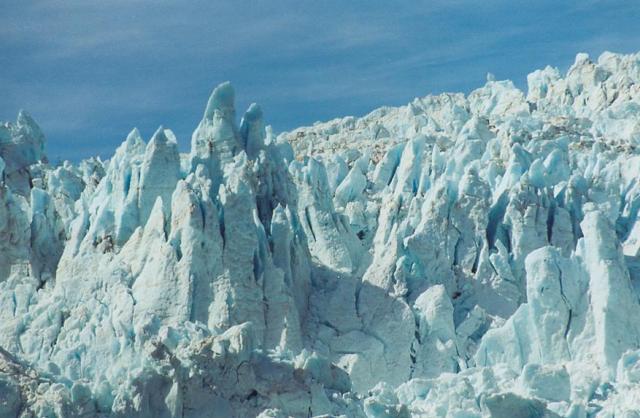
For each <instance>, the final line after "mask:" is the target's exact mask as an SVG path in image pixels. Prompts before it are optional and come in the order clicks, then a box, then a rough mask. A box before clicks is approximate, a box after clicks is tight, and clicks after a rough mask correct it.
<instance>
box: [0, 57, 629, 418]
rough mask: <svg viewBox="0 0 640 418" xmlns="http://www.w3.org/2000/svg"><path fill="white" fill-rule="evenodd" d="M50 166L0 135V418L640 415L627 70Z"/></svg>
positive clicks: (26, 121)
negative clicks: (187, 149)
mask: <svg viewBox="0 0 640 418" xmlns="http://www.w3.org/2000/svg"><path fill="white" fill-rule="evenodd" d="M527 81H528V91H527V92H526V93H524V92H522V91H520V90H518V89H517V88H516V87H515V86H514V85H513V83H511V82H510V81H495V80H494V78H493V77H488V80H487V83H486V84H485V85H484V86H483V87H481V88H479V89H477V90H475V91H473V92H471V93H470V94H469V95H468V96H465V95H463V94H448V93H447V94H441V95H438V96H427V97H424V98H420V99H415V100H414V101H413V102H411V103H409V104H408V105H407V106H403V107H398V108H381V109H378V110H375V111H373V112H372V113H370V114H369V115H367V116H364V117H362V118H353V117H347V118H343V119H337V120H333V121H330V122H325V123H317V124H315V125H314V126H312V127H304V128H299V129H296V130H294V131H292V132H288V133H282V134H280V135H277V136H276V135H275V134H274V133H273V131H272V130H271V128H270V127H268V126H266V125H265V122H264V119H263V112H262V110H261V109H260V107H259V106H258V105H255V104H253V105H251V106H250V107H249V109H248V110H247V111H246V112H245V113H244V115H243V116H242V117H241V118H240V121H239V123H238V120H237V117H236V111H235V107H234V90H233V88H232V87H231V85H230V84H228V83H224V84H221V85H220V86H218V87H217V88H216V89H215V90H214V91H213V93H212V94H211V97H210V99H209V101H208V103H207V104H206V109H205V112H204V114H203V117H202V120H201V122H200V123H199V125H198V126H197V128H196V130H195V131H194V133H193V136H192V139H191V150H190V152H188V153H180V152H179V147H178V144H177V139H176V137H175V135H174V134H173V133H172V132H171V131H170V130H168V129H165V128H163V127H160V128H158V130H157V131H156V132H155V134H154V135H153V136H152V137H151V138H150V139H149V140H148V142H145V141H144V139H143V138H142V137H141V136H140V133H139V132H138V131H137V130H135V129H134V130H133V131H132V132H131V133H130V134H129V135H128V136H127V137H126V139H125V140H124V142H123V143H122V145H120V147H118V149H117V150H116V151H115V153H114V155H113V156H112V157H111V158H110V159H109V160H108V161H102V160H100V159H98V158H95V159H89V160H85V161H82V162H81V163H79V164H72V163H69V162H65V163H63V164H61V165H58V166H53V165H51V164H49V163H48V162H47V159H46V156H45V140H44V135H43V133H42V131H41V130H40V128H39V127H38V125H37V124H36V122H35V121H34V120H33V119H32V118H31V117H29V116H28V115H27V114H26V113H24V112H21V113H20V114H19V116H18V119H17V121H16V122H15V123H4V124H2V125H0V179H1V180H0V308H1V309H0V417H25V418H26V417H104V418H106V417H123V418H124V417H133V416H137V417H149V418H151V417H167V418H169V417H181V418H196V417H253V416H260V417H262V418H267V417H287V416H293V417H311V416H344V417H371V418H373V417H376V418H379V417H390V418H391V417H398V418H399V417H410V416H416V417H446V418H474V417H477V418H480V417H494V418H510V417H516V418H517V417H550V418H551V417H566V418H587V417H606V418H614V417H626V418H632V417H640V305H639V296H640V148H639V147H640V54H636V55H616V54H612V53H604V54H603V55H602V56H600V57H599V59H598V60H597V61H596V62H593V61H591V60H590V59H589V57H588V56H586V55H585V54H579V55H578V56H577V57H576V60H575V63H574V64H573V65H572V66H571V68H570V69H569V70H568V72H567V73H566V74H561V73H560V71H558V70H557V69H554V68H551V67H547V68H545V69H544V70H539V71H535V72H533V73H532V74H530V75H529V76H528V79H527Z"/></svg>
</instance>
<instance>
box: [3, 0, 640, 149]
mask: <svg viewBox="0 0 640 418" xmlns="http://www.w3.org/2000/svg"><path fill="white" fill-rule="evenodd" d="M638 13H640V5H636V4H635V2H626V1H622V0H616V1H606V2H602V1H589V2H583V1H578V0H575V1H569V2H562V3H561V4H559V3H558V2H554V1H547V0H543V1H540V2H519V1H516V2H513V1H506V0H495V1H488V2H483V3H482V4H479V3H477V2H473V1H464V0H457V1H415V2H396V3H394V4H393V5H391V4H390V3H388V2H377V1H364V0H359V1H352V2H343V1H337V0H327V1H323V2H313V3H312V2H299V1H293V0H286V1H275V2H251V3H246V4H245V3H243V2H210V1H204V0H196V1H189V2H173V1H160V2H158V1H143V0H133V1H131V0H127V1H125V0H114V1H109V2H93V1H80V0H67V1H48V2H41V1H14V0H9V1H8V4H4V5H3V13H2V14H0V56H2V57H3V64H2V65H0V97H1V98H2V99H0V119H3V120H8V119H13V118H14V117H15V114H16V113H17V111H18V109H20V108H25V109H27V110H28V111H30V112H31V113H32V114H33V115H34V117H35V118H36V120H38V121H39V122H40V124H41V125H42V128H43V129H44V131H45V133H46V134H47V137H48V139H49V144H48V148H49V153H50V154H55V155H61V156H68V157H69V158H73V159H77V158H81V157H87V156H89V155H92V154H95V153H105V152H107V153H108V152H109V151H110V150H112V149H114V146H115V145H117V144H118V143H119V142H120V141H121V140H122V139H123V138H124V136H126V134H127V132H128V131H129V130H130V129H131V128H132V127H134V126H137V127H139V128H140V129H141V130H142V132H143V134H147V135H150V134H151V133H152V132H153V131H154V130H155V128H156V127H157V126H158V125H160V124H163V125H165V126H168V127H169V128H172V129H173V130H174V131H175V132H176V134H177V136H178V138H179V140H180V142H181V144H183V148H184V147H185V146H186V145H187V144H188V142H189V138H190V135H191V132H192V130H193V128H194V127H195V126H196V124H197V122H198V119H199V118H200V116H201V113H202V108H203V106H204V104H205V103H206V100H207V96H208V94H209V93H210V91H211V89H212V88H213V87H214V86H215V85H216V84H217V83H219V82H222V81H225V80H231V81H232V82H233V83H234V85H235V86H236V90H237V97H238V111H239V113H241V112H242V110H243V109H244V108H246V106H248V104H249V103H251V102H253V101H257V102H259V103H261V104H262V105H263V109H264V110H265V114H266V117H267V123H271V124H273V125H274V127H275V129H276V130H285V129H291V128H294V127H296V126H298V125H304V124H311V123H313V122H314V121H316V120H323V119H329V118H334V117H339V116H345V115H348V114H356V115H362V114H366V113H368V112H369V111H370V110H372V109H374V108H375V107H378V106H381V105H400V104H403V103H406V102H408V101H410V100H411V99H413V97H416V96H423V95H425V94H428V93H438V92H442V91H458V90H461V91H464V92H468V91H470V90H471V89H473V88H475V87H479V86H480V85H481V84H482V83H483V80H484V77H485V74H486V72H489V71H491V72H494V73H495V74H496V76H498V77H500V78H513V79H514V81H515V82H516V84H517V85H519V86H520V87H522V88H524V87H526V86H525V85H524V80H525V79H526V74H527V73H528V72H530V71H533V70H534V69H536V68H539V67H543V66H545V65H547V64H551V65H554V66H558V67H560V68H566V67H567V66H568V65H570V64H571V62H572V61H573V58H574V56H575V53H577V52H579V51H587V52H590V53H591V54H595V55H597V54H599V53H601V52H602V51H604V50H613V51H619V52H631V51H633V49H634V48H637V45H638V44H637V41H638V39H639V37H640V29H638V28H637V24H636V23H635V21H634V19H633V16H637V15H638ZM103 156H104V157H108V156H109V155H108V154H103Z"/></svg>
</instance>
